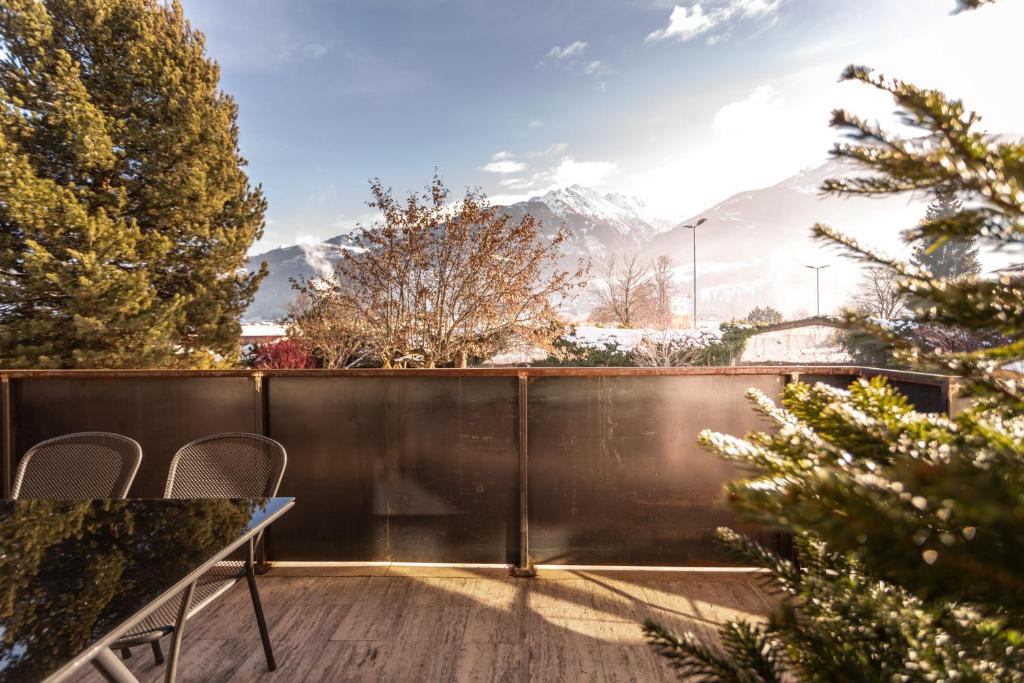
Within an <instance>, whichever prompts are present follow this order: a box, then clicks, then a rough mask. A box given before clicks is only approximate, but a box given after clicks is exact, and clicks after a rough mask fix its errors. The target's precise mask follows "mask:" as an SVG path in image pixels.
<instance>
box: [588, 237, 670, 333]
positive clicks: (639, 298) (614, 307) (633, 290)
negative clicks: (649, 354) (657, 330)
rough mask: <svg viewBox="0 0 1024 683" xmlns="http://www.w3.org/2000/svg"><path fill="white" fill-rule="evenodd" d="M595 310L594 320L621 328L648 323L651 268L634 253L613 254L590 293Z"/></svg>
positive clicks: (648, 263)
mask: <svg viewBox="0 0 1024 683" xmlns="http://www.w3.org/2000/svg"><path fill="white" fill-rule="evenodd" d="M593 293H594V297H595V298H596V299H597V306H596V310H595V312H594V315H593V316H592V317H594V318H595V319H598V320H600V319H607V320H608V322H613V323H615V324H617V325H620V326H622V327H635V326H637V325H642V324H644V323H647V322H650V318H651V317H652V312H653V311H652V309H653V308H654V307H655V301H654V299H655V295H654V288H653V287H652V282H651V264H650V262H648V261H647V260H645V259H643V258H641V257H640V255H639V254H637V253H635V252H634V253H631V254H626V255H624V256H623V257H622V258H621V260H620V259H619V258H617V257H616V256H615V255H614V254H613V255H612V256H610V257H609V258H608V260H607V261H605V263H604V265H603V267H602V268H601V272H600V279H599V280H598V282H596V283H595V286H594V289H593Z"/></svg>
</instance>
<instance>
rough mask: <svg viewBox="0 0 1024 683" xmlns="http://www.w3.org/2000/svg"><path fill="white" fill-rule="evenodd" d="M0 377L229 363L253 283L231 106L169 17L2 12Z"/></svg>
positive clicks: (251, 228)
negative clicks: (8, 369) (21, 370)
mask: <svg viewBox="0 0 1024 683" xmlns="http://www.w3.org/2000/svg"><path fill="white" fill-rule="evenodd" d="M0 48H2V49H0V109H2V111H0V152H2V154H3V158H4V169H3V170H2V171H0V224H2V227H3V234H2V236H0V240H2V242H0V364H2V365H7V366H20V367H127V366H138V367H146V366H158V365H159V366H185V367H189V366H192V367H202V366H210V365H216V364H224V363H229V362H231V361H233V360H234V359H235V358H236V357H237V353H238V351H237V343H238V334H239V331H240V328H239V324H238V318H239V316H240V315H241V313H242V312H243V311H244V309H245V307H246V306H247V305H248V303H249V302H250V301H251V299H252V296H253V295H254V294H255V290H256V287H257V286H258V284H259V281H260V279H261V278H262V276H263V275H264V274H265V273H263V272H261V273H257V274H255V275H247V274H245V273H244V271H242V266H243V264H244V263H245V254H246V251H247V250H248V248H249V246H250V245H251V244H252V243H253V241H254V240H256V239H258V238H259V236H260V234H261V231H262V225H263V214H264V212H265V209H266V205H265V202H264V199H263V197H262V194H261V191H260V188H258V187H256V188H252V187H250V186H249V182H248V179H247V177H246V175H245V172H244V166H245V160H244V159H243V158H242V157H241V156H240V155H239V151H238V128H237V125H236V119H237V114H238V110H237V106H236V104H235V102H234V101H233V100H232V99H231V98H230V97H228V96H227V95H225V94H224V93H222V92H221V91H220V90H219V86H218V83H219V77H220V76H219V69H218V67H217V65H216V64H215V63H213V62H212V61H211V60H209V59H208V58H207V57H206V55H205V51H204V39H203V36H202V34H201V33H199V32H197V31H195V30H193V29H192V27H191V26H190V25H189V24H188V22H187V21H186V20H185V18H184V15H183V13H182V9H181V7H180V5H179V4H178V3H177V2H173V3H172V4H170V5H166V4H164V3H162V2H159V0H79V1H76V2H69V1H67V0H45V1H40V0H5V2H4V3H3V4H2V5H0Z"/></svg>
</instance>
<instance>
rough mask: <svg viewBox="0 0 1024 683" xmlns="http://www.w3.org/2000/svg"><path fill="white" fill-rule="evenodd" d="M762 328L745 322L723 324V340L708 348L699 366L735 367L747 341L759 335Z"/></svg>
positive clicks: (721, 329) (720, 329) (721, 327)
mask: <svg viewBox="0 0 1024 683" xmlns="http://www.w3.org/2000/svg"><path fill="white" fill-rule="evenodd" d="M760 327H762V325H758V324H751V323H748V322H744V321H738V322H737V321H733V322H727V323H722V325H721V326H720V327H719V331H720V332H721V333H722V336H721V339H720V340H719V342H718V343H717V344H712V345H710V346H708V347H707V351H706V352H705V354H704V358H703V359H702V362H701V363H698V365H734V364H735V363H736V361H737V360H738V359H739V357H740V356H742V355H743V349H745V348H746V347H747V340H748V339H750V338H751V337H753V336H754V335H755V334H757V332H758V329H759V328H760Z"/></svg>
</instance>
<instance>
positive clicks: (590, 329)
mask: <svg viewBox="0 0 1024 683" xmlns="http://www.w3.org/2000/svg"><path fill="white" fill-rule="evenodd" d="M719 336H720V333H719V330H718V323H712V322H707V323H705V322H701V327H700V329H698V330H694V329H692V328H688V329H673V330H656V329H653V328H645V327H637V328H629V329H622V328H618V327H597V326H595V325H580V326H578V327H577V328H576V333H575V334H569V335H566V337H567V338H568V339H571V340H573V341H575V342H577V343H579V344H585V345H587V346H594V347H598V348H600V347H602V346H604V345H605V344H611V343H617V344H618V345H619V348H620V349H622V350H623V351H631V350H632V349H634V348H636V345H637V344H639V343H640V341H641V340H642V339H644V338H645V337H651V338H654V339H657V340H658V341H676V340H684V339H694V338H697V339H700V340H710V339H715V340H717V339H718V338H719Z"/></svg>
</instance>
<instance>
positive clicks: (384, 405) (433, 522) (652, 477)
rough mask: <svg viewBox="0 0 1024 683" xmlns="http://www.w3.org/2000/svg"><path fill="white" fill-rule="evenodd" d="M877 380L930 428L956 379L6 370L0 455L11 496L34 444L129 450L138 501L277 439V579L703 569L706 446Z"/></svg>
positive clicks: (844, 373)
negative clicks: (92, 437) (293, 569)
mask: <svg viewBox="0 0 1024 683" xmlns="http://www.w3.org/2000/svg"><path fill="white" fill-rule="evenodd" d="M875 374H883V375H886V376H888V377H889V378H890V380H891V381H893V382H894V383H895V384H896V385H897V386H898V387H899V388H901V389H902V390H903V391H904V392H905V393H906V394H907V395H908V396H909V397H910V398H911V400H912V401H913V402H914V403H915V404H916V405H917V406H918V407H919V408H920V409H923V410H946V409H948V407H949V406H950V405H951V403H952V402H953V401H954V399H955V398H956V390H955V386H954V385H953V383H952V382H951V380H950V378H948V377H944V376H940V375H927V374H922V373H910V372H893V371H888V370H879V369H874V368H856V367H850V366H829V367H823V366H788V367H785V366H784V367H760V368H754V367H738V368H659V369H650V368H484V369H468V370H467V369H451V370H358V371H316V370H312V371H305V370H296V371H292V370H267V371H253V370H229V371H181V370H138V371H121V370H85V371H4V370H0V448H2V455H3V472H4V478H5V481H4V485H5V487H8V486H9V479H10V474H11V473H12V472H13V471H14V468H15V467H16V466H17V462H18V459H19V458H20V457H21V455H22V454H23V453H24V452H25V451H26V450H27V449H28V448H29V447H30V446H32V445H33V444H35V443H38V442H39V441H42V440H44V439H47V438H50V437H53V436H57V435H59V434H65V433H69V432H74V431H83V430H101V431H113V432H119V433H122V434H125V435H127V436H130V437H132V438H135V439H137V440H138V441H139V442H140V443H141V444H142V445H143V449H144V458H143V464H142V468H141V469H140V472H139V476H138V478H137V479H136V482H135V485H134V486H133V488H132V491H131V492H130V495H131V496H136V497H139V496H159V495H160V494H161V493H162V491H163V484H164V480H165V478H166V475H167V468H168V465H169V461H170V458H171V456H172V454H173V453H174V451H175V450H176V449H177V448H178V447H179V446H180V445H181V444H183V443H185V442H186V441H189V440H191V439H194V438H198V437H200V436H203V435H206V434H211V433H216V432H223V431H253V432H257V433H264V434H267V435H269V436H272V437H273V438H276V439H278V440H280V441H282V442H283V443H284V445H285V447H286V448H287V450H288V454H289V464H288V469H287V472H286V475H285V481H284V483H283V484H282V488H281V491H282V493H283V494H287V495H294V496H296V498H297V499H298V502H297V505H296V507H295V510H294V511H293V513H292V514H290V515H288V517H287V518H286V519H284V520H282V522H281V523H280V524H279V525H278V526H276V527H275V529H274V531H273V533H272V534H271V536H270V538H269V542H268V554H269V557H270V559H272V560H312V561H316V560H327V561H357V562H358V561H374V560H400V561H437V562H498V563H509V564H513V565H517V567H518V569H519V570H520V571H521V573H529V570H530V565H531V563H532V562H534V561H544V562H553V563H596V564H691V565H706V564H714V563H720V562H721V561H722V558H721V557H720V556H719V555H718V554H717V550H716V548H715V547H714V545H713V544H712V543H711V542H710V534H711V533H712V531H713V530H714V528H715V527H716V526H719V525H722V524H730V523H731V522H732V517H731V516H730V514H729V512H728V510H727V508H726V506H725V504H724V500H723V499H722V494H721V487H722V484H723V483H724V482H725V481H727V480H728V479H729V478H731V477H733V476H735V474H736V473H735V472H734V471H733V470H731V469H730V466H729V465H727V464H725V463H723V462H722V461H721V460H719V459H718V458H717V457H716V456H714V455H712V454H710V453H706V452H703V451H702V450H701V449H700V448H699V446H698V445H697V443H696V435H697V433H698V431H699V430H700V429H703V428H711V429H715V430H718V431H723V432H729V433H733V434H742V433H745V432H747V431H749V430H751V429H755V428H758V427H761V426H763V425H761V424H760V423H759V422H758V418H757V417H756V414H755V413H753V412H752V411H751V410H750V407H749V406H748V405H747V403H746V402H745V401H744V400H743V393H744V391H745V390H746V388H747V387H751V386H756V387H758V388H760V389H761V390H762V391H765V392H766V393H768V394H769V395H772V394H776V393H777V392H778V391H779V389H780V388H781V387H782V386H783V384H784V383H785V382H786V381H792V379H794V378H799V379H802V380H804V381H811V382H813V381H819V380H820V381H825V382H827V383H829V384H832V385H834V386H846V385H847V384H848V383H849V382H850V381H852V379H854V378H856V377H858V376H871V375H875ZM7 491H9V488H5V493H6V492H7Z"/></svg>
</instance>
